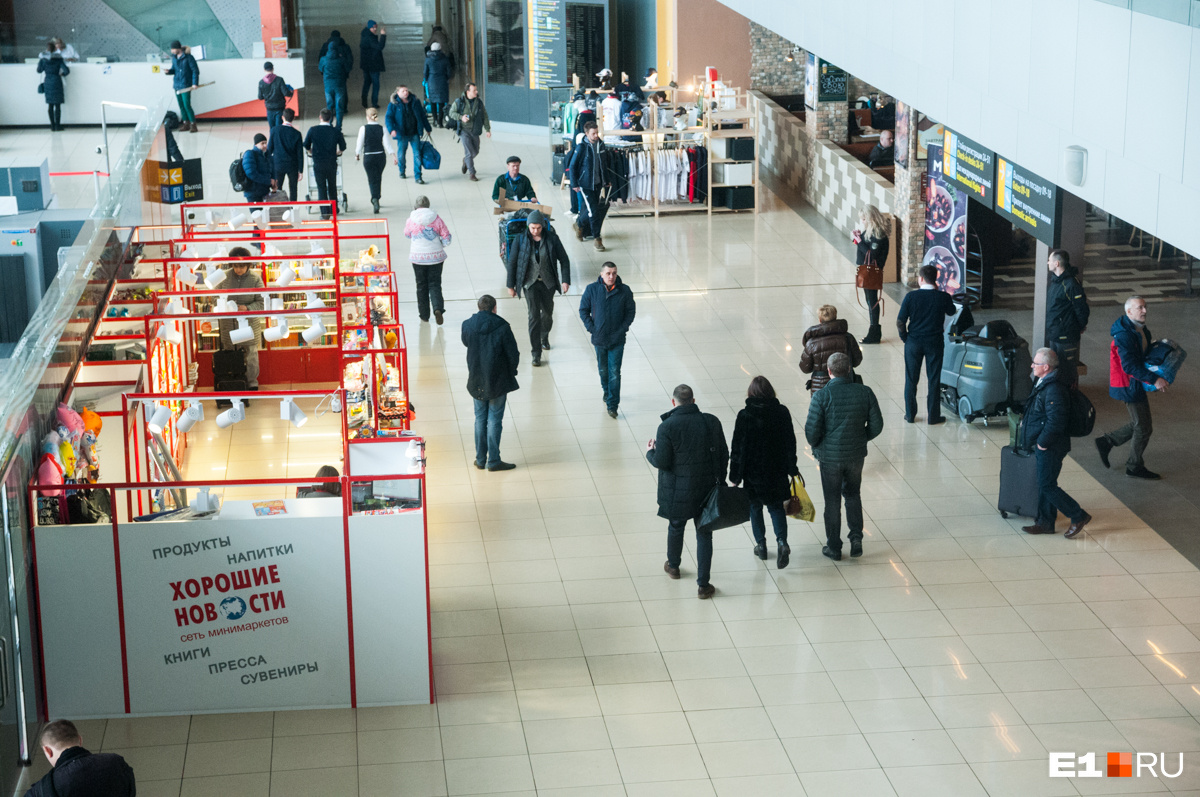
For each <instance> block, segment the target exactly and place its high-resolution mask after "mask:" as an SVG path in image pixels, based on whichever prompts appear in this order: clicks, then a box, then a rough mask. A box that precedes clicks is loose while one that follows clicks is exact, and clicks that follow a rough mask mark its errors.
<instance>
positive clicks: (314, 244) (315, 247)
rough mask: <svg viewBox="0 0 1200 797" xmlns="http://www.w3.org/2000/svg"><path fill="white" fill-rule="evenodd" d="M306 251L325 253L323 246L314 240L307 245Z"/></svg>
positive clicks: (315, 253)
mask: <svg viewBox="0 0 1200 797" xmlns="http://www.w3.org/2000/svg"><path fill="white" fill-rule="evenodd" d="M308 253H309V254H310V255H323V254H325V247H323V246H321V245H320V244H319V243H317V242H316V241H313V242H312V243H310V244H309V245H308Z"/></svg>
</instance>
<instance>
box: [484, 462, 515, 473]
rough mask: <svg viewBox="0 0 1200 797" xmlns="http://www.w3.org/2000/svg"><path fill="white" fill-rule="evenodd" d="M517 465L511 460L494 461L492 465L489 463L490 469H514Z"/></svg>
mask: <svg viewBox="0 0 1200 797" xmlns="http://www.w3.org/2000/svg"><path fill="white" fill-rule="evenodd" d="M515 467H517V466H516V465H514V464H512V463H511V462H493V463H492V464H491V465H488V470H491V471H496V470H512V469H513V468H515Z"/></svg>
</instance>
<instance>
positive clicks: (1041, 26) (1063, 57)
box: [1025, 0, 1090, 130]
mask: <svg viewBox="0 0 1200 797" xmlns="http://www.w3.org/2000/svg"><path fill="white" fill-rule="evenodd" d="M1079 2H1084V3H1085V4H1086V3H1087V0H1057V1H1056V2H1052V3H1040V4H1039V5H1038V8H1037V11H1036V13H1032V14H1031V19H1030V20H1029V22H1030V26H1029V55H1030V58H1031V59H1033V63H1034V64H1035V65H1036V68H1034V69H1030V70H1029V78H1028V80H1027V81H1026V83H1025V85H1026V87H1027V89H1028V97H1029V99H1028V106H1027V107H1028V109H1029V111H1030V112H1031V113H1034V114H1037V115H1039V116H1041V117H1043V118H1044V119H1045V120H1046V121H1047V122H1049V123H1051V124H1055V125H1058V126H1060V127H1061V128H1062V129H1064V130H1070V129H1071V124H1072V121H1071V120H1072V115H1073V113H1074V107H1073V105H1072V103H1071V102H1068V101H1067V100H1068V99H1069V98H1068V97H1067V96H1066V95H1067V87H1070V86H1074V85H1075V63H1076V55H1077V54H1076V47H1075V45H1076V29H1077V27H1078V25H1079V20H1078V10H1079ZM1089 7H1090V6H1089ZM1049 75H1052V76H1053V78H1048V77H1047V76H1049Z"/></svg>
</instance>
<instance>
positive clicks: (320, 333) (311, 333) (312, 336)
mask: <svg viewBox="0 0 1200 797" xmlns="http://www.w3.org/2000/svg"><path fill="white" fill-rule="evenodd" d="M312 321H313V324H312V326H311V327H309V328H308V329H306V330H304V332H302V333H301V335H302V336H303V337H304V342H305V343H315V342H316V341H318V340H320V339H321V338H323V337H325V325H324V324H322V323H321V319H319V318H313V320H312Z"/></svg>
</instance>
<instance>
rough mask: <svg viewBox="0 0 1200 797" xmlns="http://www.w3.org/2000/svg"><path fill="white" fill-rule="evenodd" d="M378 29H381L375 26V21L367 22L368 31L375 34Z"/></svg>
mask: <svg viewBox="0 0 1200 797" xmlns="http://www.w3.org/2000/svg"><path fill="white" fill-rule="evenodd" d="M378 28H379V26H378V25H376V24H375V20H373V19H368V20H367V30H369V31H371V32H372V33H374V32H375V31H376V30H377V29H378Z"/></svg>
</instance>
